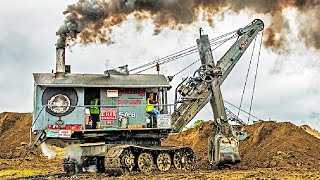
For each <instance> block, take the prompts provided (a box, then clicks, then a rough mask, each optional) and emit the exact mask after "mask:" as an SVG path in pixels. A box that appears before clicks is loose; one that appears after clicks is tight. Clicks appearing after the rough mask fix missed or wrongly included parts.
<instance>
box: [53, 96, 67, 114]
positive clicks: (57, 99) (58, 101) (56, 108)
mask: <svg viewBox="0 0 320 180" xmlns="http://www.w3.org/2000/svg"><path fill="white" fill-rule="evenodd" d="M70 105H71V103H70V99H69V98H68V96H66V95H64V94H56V95H54V96H52V97H51V99H50V100H49V101H48V108H49V109H50V110H51V111H52V112H54V113H58V114H62V113H66V112H67V111H68V110H69V108H70Z"/></svg>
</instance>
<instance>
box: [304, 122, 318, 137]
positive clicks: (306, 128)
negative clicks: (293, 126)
mask: <svg viewBox="0 0 320 180" xmlns="http://www.w3.org/2000/svg"><path fill="white" fill-rule="evenodd" d="M299 127H300V128H301V129H303V130H304V131H306V132H307V133H309V134H311V135H312V136H314V137H316V138H318V139H320V132H319V131H317V130H314V129H312V128H311V127H310V126H308V125H302V126H299Z"/></svg>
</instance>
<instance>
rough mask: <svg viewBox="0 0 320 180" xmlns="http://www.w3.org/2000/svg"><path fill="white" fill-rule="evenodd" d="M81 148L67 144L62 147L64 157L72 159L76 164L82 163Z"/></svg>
mask: <svg viewBox="0 0 320 180" xmlns="http://www.w3.org/2000/svg"><path fill="white" fill-rule="evenodd" d="M81 155H82V149H81V147H77V146H67V147H66V148H64V157H65V158H70V159H74V160H76V161H77V163H78V164H82V160H81Z"/></svg>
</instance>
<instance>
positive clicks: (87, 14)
mask: <svg viewBox="0 0 320 180" xmlns="http://www.w3.org/2000/svg"><path fill="white" fill-rule="evenodd" d="M287 8H295V9H296V10H297V12H298V13H299V14H303V15H305V18H304V19H301V20H300V21H297V23H298V27H299V30H298V31H299V37H300V39H301V40H302V41H303V42H304V43H305V45H306V46H309V47H314V48H315V49H317V50H319V49H320V41H319V40H320V39H319V38H320V35H319V33H318V29H319V27H320V19H319V17H320V16H319V15H320V12H319V8H320V1H319V0H272V1H271V0H259V1H256V0H225V1H218V0H162V1H159V0H79V2H77V3H76V4H73V5H69V6H68V8H67V9H66V10H65V11H64V14H65V15H66V19H65V21H64V24H63V25H62V26H61V27H60V29H59V30H58V31H57V35H59V36H60V37H61V38H62V39H67V41H68V42H69V43H70V42H76V41H79V42H81V43H83V44H89V43H95V42H99V43H107V44H108V43H112V39H111V38H110V34H111V32H112V30H113V28H114V27H116V26H119V25H120V24H121V23H122V22H124V21H126V20H127V17H128V15H133V16H134V17H135V18H136V19H137V20H138V21H142V20H145V19H151V20H152V21H153V23H154V25H155V29H154V32H155V34H158V33H159V32H160V31H161V29H162V28H163V27H168V28H170V29H176V30H179V29H181V28H182V27H184V26H187V25H190V24H192V23H194V22H195V21H197V20H198V17H200V16H199V15H200V14H201V13H202V16H201V17H203V19H204V20H206V21H207V22H208V23H209V24H211V25H213V20H212V17H213V16H214V15H220V16H221V17H222V19H223V17H224V11H225V10H231V11H233V12H235V13H239V12H240V11H249V12H252V13H255V14H259V15H261V14H263V15H270V16H271V25H270V26H269V27H266V31H265V35H266V36H265V39H264V45H265V46H266V47H269V48H271V50H273V51H275V52H280V51H281V49H282V48H283V47H284V46H285V45H286V44H287V43H288V39H287V36H286V34H287V33H288V32H290V28H289V26H288V20H287V19H286V18H285V17H284V16H283V13H282V12H283V10H285V9H287ZM60 42H64V41H61V40H60Z"/></svg>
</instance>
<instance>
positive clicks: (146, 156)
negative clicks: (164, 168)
mask: <svg viewBox="0 0 320 180" xmlns="http://www.w3.org/2000/svg"><path fill="white" fill-rule="evenodd" d="M153 165H154V162H153V158H152V155H151V154H150V153H147V152H144V153H141V154H140V155H139V157H138V167H139V169H140V170H141V171H142V172H144V173H150V172H151V171H152V169H153Z"/></svg>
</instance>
